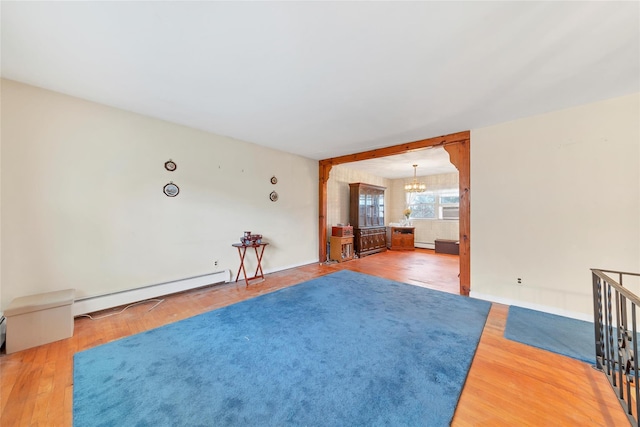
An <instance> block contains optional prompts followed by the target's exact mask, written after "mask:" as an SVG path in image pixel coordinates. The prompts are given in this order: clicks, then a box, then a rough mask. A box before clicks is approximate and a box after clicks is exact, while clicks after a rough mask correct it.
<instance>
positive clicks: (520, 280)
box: [518, 277, 522, 285]
mask: <svg viewBox="0 0 640 427" xmlns="http://www.w3.org/2000/svg"><path fill="white" fill-rule="evenodd" d="M518 285H522V279H521V278H520V277H518Z"/></svg>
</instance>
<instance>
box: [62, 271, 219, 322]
mask: <svg viewBox="0 0 640 427" xmlns="http://www.w3.org/2000/svg"><path fill="white" fill-rule="evenodd" d="M230 281H231V272H230V271H229V270H223V271H218V272H214V273H208V274H203V275H200V276H194V277H188V278H186V279H180V280H174V281H170V282H164V283H158V284H155V285H149V286H143V287H140V288H135V289H128V290H124V291H119V292H114V293H110V294H105V295H98V296H92V297H85V298H79V299H77V300H75V301H74V302H73V305H72V311H73V316H74V317H75V316H80V315H81V314H87V313H93V312H96V311H100V310H106V309H108V308H112V307H118V306H121V305H126V304H131V303H134V302H138V301H144V300H146V299H149V298H156V297H160V296H163V295H169V294H174V293H176V292H183V291H188V290H190V289H196V288H201V287H203V286H209V285H214V284H217V283H223V282H230Z"/></svg>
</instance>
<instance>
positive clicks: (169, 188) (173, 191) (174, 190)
mask: <svg viewBox="0 0 640 427" xmlns="http://www.w3.org/2000/svg"><path fill="white" fill-rule="evenodd" d="M162 191H163V192H164V194H166V195H167V196H169V197H176V196H177V195H178V193H179V192H180V188H178V186H177V185H175V184H174V183H173V182H169V183H168V184H167V185H165V186H164V188H163V189H162Z"/></svg>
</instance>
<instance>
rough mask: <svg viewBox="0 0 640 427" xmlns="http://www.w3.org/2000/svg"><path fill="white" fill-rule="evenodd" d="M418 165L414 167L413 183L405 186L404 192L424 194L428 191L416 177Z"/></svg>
mask: <svg viewBox="0 0 640 427" xmlns="http://www.w3.org/2000/svg"><path fill="white" fill-rule="evenodd" d="M417 168H418V165H413V181H412V182H411V183H409V184H405V185H404V191H406V192H407V193H422V192H423V191H425V190H426V189H427V186H426V185H425V184H424V183H423V182H418V178H417V177H416V170H417Z"/></svg>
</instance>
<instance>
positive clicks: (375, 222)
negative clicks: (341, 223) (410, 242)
mask: <svg viewBox="0 0 640 427" xmlns="http://www.w3.org/2000/svg"><path fill="white" fill-rule="evenodd" d="M385 189H386V187H380V186H377V185H371V184H363V183H361V182H356V183H352V184H349V190H350V203H349V221H350V223H351V225H352V226H353V234H354V244H355V252H356V254H358V256H361V257H362V256H366V255H371V254H375V253H378V252H384V251H386V250H387V235H386V227H385V225H384V190H385Z"/></svg>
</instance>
